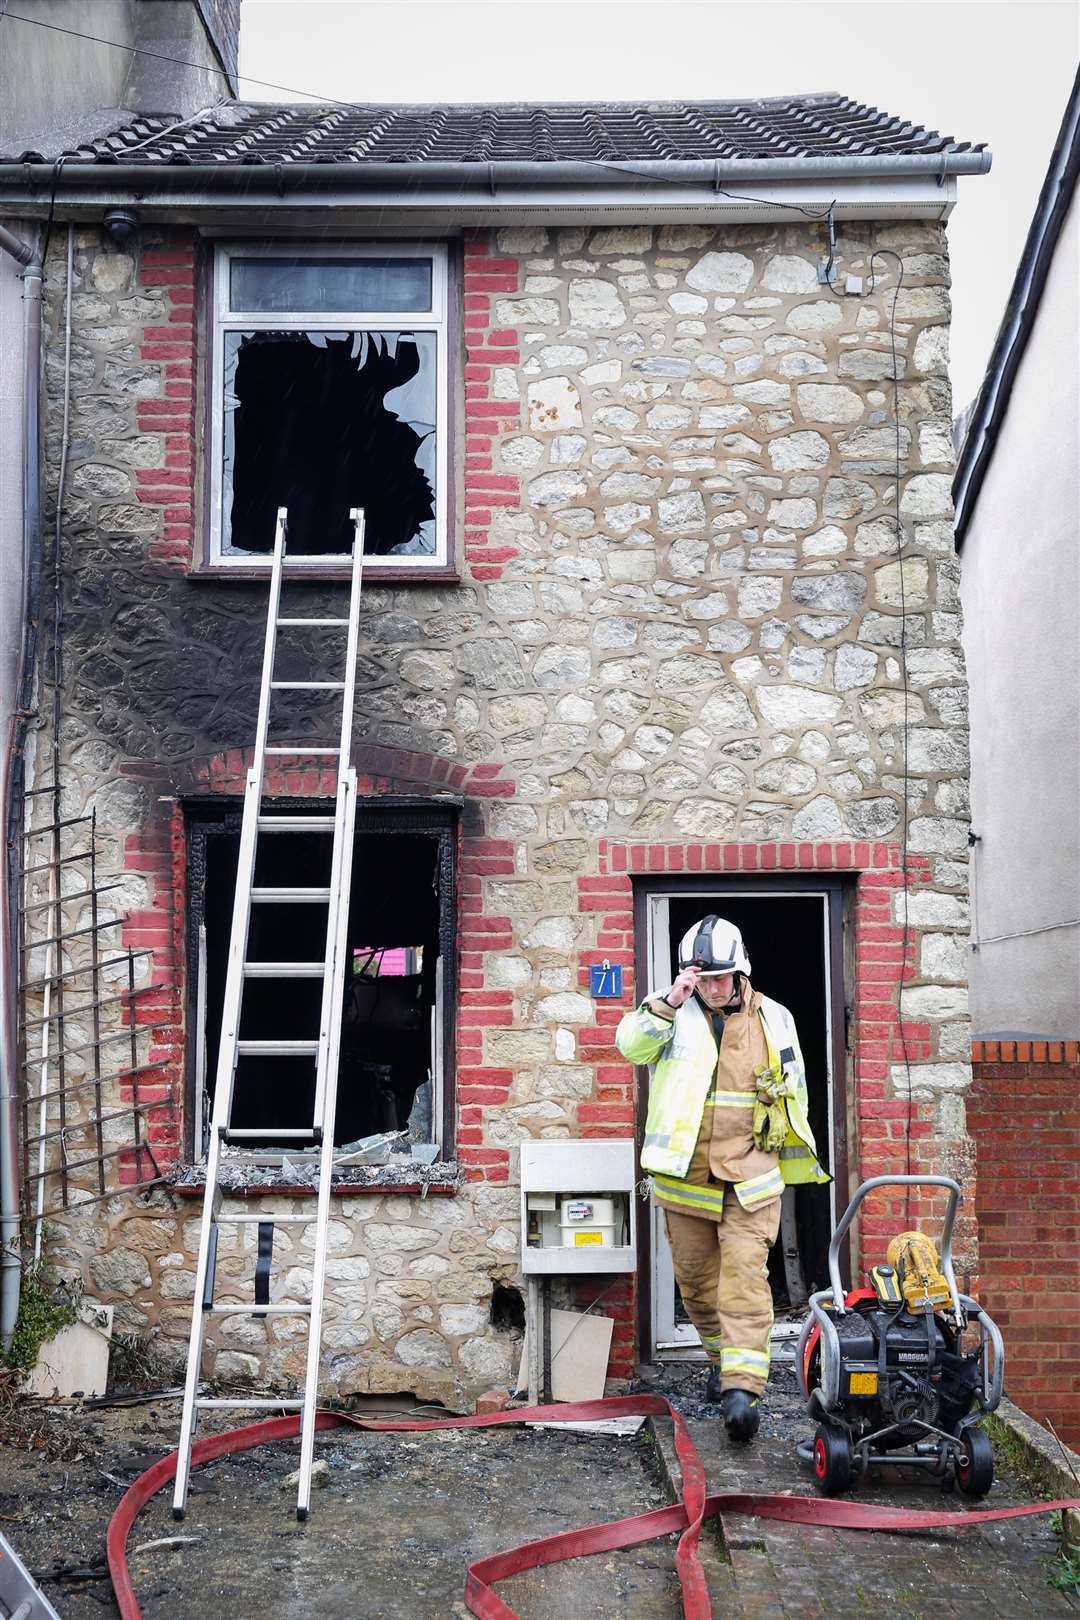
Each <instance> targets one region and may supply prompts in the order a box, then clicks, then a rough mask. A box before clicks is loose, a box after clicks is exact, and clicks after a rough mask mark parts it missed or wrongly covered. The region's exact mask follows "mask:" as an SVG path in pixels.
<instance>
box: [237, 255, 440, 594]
mask: <svg viewBox="0 0 1080 1620" xmlns="http://www.w3.org/2000/svg"><path fill="white" fill-rule="evenodd" d="M215 344H216V347H215V363H214V375H215V378H216V379H217V384H216V389H215V400H214V405H215V410H214V439H215V443H214V461H213V480H214V483H213V491H212V502H211V518H212V534H213V541H212V554H211V560H212V561H213V562H216V563H225V564H244V565H249V566H250V564H252V563H259V562H262V561H266V562H268V561H269V559H270V555H271V553H272V551H273V545H274V525H275V519H276V515H277V509H278V507H279V506H284V507H286V508H287V509H288V514H289V530H288V535H289V538H288V545H289V552H290V553H291V554H292V555H293V556H298V555H303V554H305V553H307V554H311V553H319V554H325V553H327V552H338V551H340V552H343V553H344V552H348V551H349V550H350V549H351V547H352V539H353V527H352V523H351V521H350V518H349V512H350V510H351V509H352V508H353V507H362V508H363V509H364V515H365V539H364V553H365V556H367V557H369V558H372V559H377V560H378V562H379V564H380V565H386V566H389V567H401V566H409V565H415V564H416V563H418V562H430V563H444V562H445V561H446V522H445V492H446V255H445V250H444V249H442V248H436V247H430V246H424V245H421V244H405V245H400V246H395V247H386V248H381V247H380V248H373V247H372V246H370V244H367V243H364V244H363V245H357V246H355V247H341V248H329V249H328V248H326V247H323V246H320V247H318V248H315V247H312V249H311V250H310V251H305V250H304V249H300V248H296V247H294V246H292V245H290V246H289V248H288V249H287V250H286V249H284V248H280V249H279V248H266V249H263V248H254V247H251V246H236V247H233V248H225V249H222V250H221V251H220V253H219V256H218V266H217V326H216V333H215Z"/></svg>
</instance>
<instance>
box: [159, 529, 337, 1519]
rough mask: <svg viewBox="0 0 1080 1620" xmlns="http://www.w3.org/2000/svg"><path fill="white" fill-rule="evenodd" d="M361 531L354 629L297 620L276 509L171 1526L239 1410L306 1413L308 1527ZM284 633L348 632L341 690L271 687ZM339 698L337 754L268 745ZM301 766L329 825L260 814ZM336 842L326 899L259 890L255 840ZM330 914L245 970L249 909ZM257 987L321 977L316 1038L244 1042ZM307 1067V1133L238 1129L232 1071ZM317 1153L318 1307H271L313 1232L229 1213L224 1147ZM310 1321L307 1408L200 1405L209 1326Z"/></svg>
mask: <svg viewBox="0 0 1080 1620" xmlns="http://www.w3.org/2000/svg"><path fill="white" fill-rule="evenodd" d="M349 515H350V517H351V518H352V520H353V524H354V540H353V551H352V574H351V584H350V592H349V613H348V618H346V619H341V618H290V617H283V616H282V615H281V612H280V609H281V589H282V584H283V581H284V579H285V578H287V575H288V572H289V570H288V568H287V567H286V565H285V540H286V529H287V512H286V510H285V508H284V507H279V508H278V514H277V528H276V532H275V536H274V559H273V566H272V569H271V573H270V602H269V607H268V609H267V615H266V641H265V644H264V651H263V668H262V683H261V688H260V692H259V717H258V722H257V727H256V733H255V750H254V761H253V764H252V767H251V769H250V770H249V771H248V773H247V782H246V786H245V789H244V811H243V821H242V823H241V829H240V854H239V861H238V869H237V878H236V896H235V899H234V902H233V917H232V932H231V935H230V940H229V956H228V966H227V970H226V979H225V998H224V1003H223V1006H222V1016H221V1037H220V1041H219V1047H218V1064H217V1081H216V1086H215V1091H214V1109H213V1116H212V1121H211V1128H210V1143H209V1147H208V1150H207V1158H206V1192H205V1195H204V1199H203V1214H202V1228H201V1230H200V1233H199V1258H198V1263H197V1265H196V1268H195V1296H194V1301H193V1305H192V1313H191V1340H190V1345H189V1349H188V1363H187V1378H186V1381H185V1386H184V1407H183V1416H182V1419H181V1424H180V1443H179V1446H178V1448H177V1458H176V1485H175V1489H174V1491H173V1517H174V1518H176V1519H182V1518H183V1516H184V1511H185V1507H186V1503H187V1491H188V1479H189V1476H190V1471H191V1445H192V1439H193V1437H194V1433H195V1429H196V1426H197V1423H198V1416H199V1412H200V1411H203V1410H205V1409H207V1408H215V1409H222V1408H235V1409H239V1410H244V1411H252V1410H259V1409H261V1410H267V1411H299V1412H300V1413H301V1423H300V1436H301V1440H300V1484H299V1490H298V1492H297V1500H296V1516H297V1518H298V1519H300V1520H301V1521H303V1520H304V1519H306V1518H307V1516H308V1509H309V1506H310V1502H311V1465H312V1458H313V1453H314V1445H315V1415H316V1402H317V1398H318V1384H319V1355H320V1347H321V1340H322V1309H323V1297H322V1296H323V1277H324V1272H325V1269H326V1244H327V1223H328V1219H329V1214H330V1183H331V1175H332V1169H333V1158H334V1119H335V1111H336V1107H337V1080H338V1051H339V1045H340V1039H341V1009H342V997H343V994H344V988H345V955H346V949H347V944H348V920H349V888H350V878H351V872H352V847H353V832H354V828H355V822H356V772H355V770H353V769H352V768H351V767H350V765H349V757H350V745H351V737H352V716H353V690H354V686H355V679H356V648H357V640H358V628H359V621H360V592H361V583H362V573H363V551H364V514H363V511H362V510H358V509H357V510H353V511H352V512H350V514H349ZM331 560H333V561H335V562H338V563H340V558H338V557H334V558H333V559H331V558H330V557H328V556H315V557H312V556H305V557H303V559H302V563H303V564H304V565H305V566H307V565H310V564H311V563H312V562H314V563H317V564H326V563H328V562H330V561H331ZM282 626H305V627H313V628H323V627H326V628H333V629H337V630H341V629H342V628H345V627H347V637H346V650H345V671H344V679H343V680H340V681H279V680H275V679H274V656H275V648H276V644H277V632H278V630H279V628H281V627H282ZM298 690H302V691H333V692H340V693H341V696H342V710H341V731H340V739H339V742H338V745H337V746H336V747H326V746H322V747H312V746H305V747H300V746H289V745H287V744H286V745H282V744H275V745H274V746H272V747H271V746H269V744H268V741H267V738H268V732H269V725H270V710H271V705H272V700H273V694H274V693H275V692H280V691H298ZM296 755H309V756H326V757H327V758H333V759H335V760H336V775H337V793H336V798H335V808H334V814H333V815H332V816H326V815H307V814H266V813H265V812H264V810H263V807H262V796H263V782H264V774H265V769H266V762H267V759H268V758H274V757H288V758H290V759H291V758H293V757H295V756H296ZM331 832H332V833H333V840H334V842H333V853H332V856H331V864H330V882H329V886H328V887H326V888H285V887H274V888H257V887H255V886H254V878H255V856H256V850H257V847H258V841H259V837H260V835H268V836H276V835H279V834H284V833H326V834H329V833H331ZM260 904H261V905H295V904H302V905H324V906H325V907H326V909H327V923H326V946H325V950H324V953H323V960H322V961H321V962H249V961H248V960H247V951H248V932H249V925H250V921H251V908H252V906H253V905H260ZM252 978H289V979H292V978H312V979H314V978H318V979H321V980H322V986H323V989H322V1003H321V1008H320V1013H319V1032H318V1037H317V1039H311V1040H302V1041H299V1040H258V1041H254V1040H244V1039H241V1038H240V1014H241V1007H242V1003H243V989H244V983H245V981H246V980H247V979H252ZM298 1056H300V1057H304V1056H306V1057H311V1058H313V1059H314V1062H315V1101H314V1108H313V1117H312V1122H311V1125H310V1126H309V1127H307V1128H304V1129H293V1128H290V1129H287V1130H280V1129H275V1128H274V1127H273V1126H268V1125H263V1126H259V1127H256V1128H236V1127H234V1126H233V1125H232V1124H231V1117H232V1102H233V1090H234V1086H235V1081H236V1065H237V1060H238V1059H239V1058H241V1057H256V1058H260V1059H263V1060H266V1061H273V1059H274V1058H281V1057H298ZM268 1136H269V1137H274V1138H283V1137H286V1138H288V1139H289V1140H291V1141H302V1142H310V1143H312V1144H313V1145H314V1146H316V1147H318V1148H319V1177H318V1206H317V1213H316V1216H315V1243H314V1257H313V1261H312V1268H311V1269H312V1275H311V1300H310V1303H309V1304H307V1305H293V1304H290V1305H277V1304H273V1303H272V1302H271V1301H270V1297H269V1268H270V1264H271V1262H272V1257H273V1228H274V1226H275V1225H284V1224H286V1223H288V1224H291V1225H299V1226H310V1225H311V1224H312V1222H311V1216H310V1215H272V1216H271V1215H265V1214H256V1215H247V1214H235V1215H233V1214H223V1213H222V1210H221V1203H222V1193H223V1190H222V1188H221V1186H220V1185H219V1181H218V1177H219V1172H220V1165H221V1150H222V1147H223V1146H224V1145H225V1144H229V1143H242V1142H244V1141H246V1140H253V1139H258V1138H265V1137H268ZM244 1225H255V1226H257V1227H258V1228H259V1234H258V1255H259V1261H258V1263H257V1266H256V1275H255V1300H256V1302H255V1303H254V1304H249V1303H247V1302H244V1303H241V1304H238V1303H236V1302H235V1301H233V1302H230V1303H228V1304H220V1305H217V1304H215V1303H214V1273H215V1267H216V1261H217V1249H218V1232H219V1228H220V1227H222V1226H244ZM237 1315H251V1316H263V1317H266V1316H306V1317H307V1318H308V1340H307V1373H306V1378H305V1383H304V1396H303V1399H302V1400H273V1399H258V1400H255V1399H251V1400H240V1399H236V1400H232V1399H210V1398H206V1397H202V1396H200V1395H199V1383H200V1372H201V1368H202V1355H203V1337H204V1333H205V1328H206V1321H207V1318H208V1317H210V1316H219V1317H221V1316H237Z"/></svg>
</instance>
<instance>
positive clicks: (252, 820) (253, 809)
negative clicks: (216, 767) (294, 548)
mask: <svg viewBox="0 0 1080 1620" xmlns="http://www.w3.org/2000/svg"><path fill="white" fill-rule="evenodd" d="M286 529H287V513H286V509H285V508H284V507H283V506H279V507H278V515H277V529H276V531H275V534H274V562H273V567H272V568H271V571H270V600H269V602H268V604H267V609H266V639H265V642H264V645H263V668H262V680H261V683H260V689H259V718H258V721H257V723H256V728H255V752H254V758H253V761H252V766H251V769H250V770H249V771H248V774H247V783H246V786H245V789H244V814H243V820H242V822H241V824H240V851H239V856H238V859H237V868H236V892H235V895H234V897H233V914H232V929H231V931H230V935H229V956H228V962H227V965H226V970H225V995H224V999H223V1001H222V1008H221V1034H220V1037H219V1040H218V1061H217V1077H216V1080H215V1083H214V1109H213V1115H212V1119H211V1127H210V1129H211V1133H212V1135H215V1136H217V1135H220V1131H221V1127H222V1126H228V1123H229V1120H230V1119H231V1117H232V1099H233V1087H234V1083H235V1078H236V1043H237V1041H238V1040H239V1037H240V1009H241V1002H242V999H243V993H244V962H245V961H246V959H247V947H248V932H249V929H250V927H251V891H252V887H253V884H254V877H255V855H256V847H257V843H258V836H259V814H260V811H261V809H262V789H263V775H264V772H265V768H266V737H267V730H268V727H269V724H270V679H271V676H272V674H273V669H274V650H275V646H276V638H277V619H278V608H279V606H280V602H281V572H282V564H283V562H284V558H285V535H286ZM215 1163H216V1160H215ZM208 1169H209V1161H208ZM208 1180H209V1177H208ZM197 1297H198V1296H197Z"/></svg>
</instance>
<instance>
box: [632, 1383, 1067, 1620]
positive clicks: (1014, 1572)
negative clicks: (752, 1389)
mask: <svg viewBox="0 0 1080 1620" xmlns="http://www.w3.org/2000/svg"><path fill="white" fill-rule="evenodd" d="M662 1385H663V1388H664V1393H666V1394H667V1395H668V1398H669V1399H670V1400H671V1402H672V1405H674V1406H677V1407H678V1408H679V1409H680V1410H681V1411H682V1412H683V1415H684V1416H685V1417H686V1419H687V1424H688V1427H689V1429H690V1433H691V1435H692V1437H693V1440H694V1444H695V1445H696V1446H697V1448H698V1452H699V1453H700V1455H701V1459H702V1462H703V1463H704V1465H705V1477H706V1479H707V1480H708V1486H709V1490H710V1491H724V1490H740V1491H746V1490H750V1491H768V1492H781V1491H790V1492H793V1493H794V1494H796V1495H800V1496H816V1495H817V1491H816V1488H815V1486H814V1483H813V1476H812V1474H811V1471H810V1468H809V1466H808V1465H804V1464H801V1463H800V1462H799V1461H798V1460H797V1458H795V1456H794V1443H795V1441H796V1439H797V1438H802V1437H803V1436H808V1435H809V1434H810V1433H811V1429H812V1425H811V1423H810V1420H809V1419H808V1418H807V1416H806V1414H805V1407H804V1404H803V1401H802V1398H801V1396H800V1395H799V1394H798V1391H797V1388H796V1383H795V1374H794V1370H787V1369H785V1368H782V1367H774V1370H773V1376H772V1379H771V1382H770V1385H769V1393H768V1398H767V1402H766V1406H765V1416H764V1418H763V1421H762V1425H761V1430H760V1432H759V1434H758V1438H757V1440H756V1441H755V1443H754V1444H753V1445H752V1446H740V1447H735V1446H732V1445H731V1444H730V1442H729V1441H728V1440H727V1438H726V1436H725V1435H724V1433H723V1429H722V1426H721V1425H720V1423H719V1422H718V1421H717V1419H716V1417H715V1415H714V1413H715V1408H714V1407H710V1406H706V1405H705V1403H704V1402H703V1401H702V1400H701V1399H700V1395H701V1390H702V1385H703V1378H702V1374H701V1372H700V1371H699V1370H698V1369H697V1368H693V1369H684V1370H683V1372H682V1377H681V1378H680V1377H679V1374H678V1371H677V1370H674V1369H670V1368H669V1369H668V1371H667V1372H666V1374H665V1376H664V1378H663V1380H662ZM654 1387H655V1386H654ZM671 1427H672V1426H671V1423H670V1421H668V1420H658V1422H657V1424H656V1429H657V1439H658V1443H659V1447H660V1452H661V1457H662V1460H663V1465H664V1469H665V1475H666V1477H667V1479H668V1480H669V1482H670V1488H671V1489H672V1490H674V1489H676V1488H677V1485H678V1480H679V1471H678V1463H677V1461H676V1460H675V1452H674V1445H673V1442H672V1437H671ZM1044 1494H1045V1493H1043V1492H1040V1491H1039V1490H1038V1489H1035V1488H1032V1486H1031V1485H1030V1484H1029V1483H1028V1482H1026V1481H1024V1480H1021V1479H1020V1478H1019V1477H1018V1476H1017V1474H1016V1472H1015V1470H1014V1469H1013V1468H1012V1467H1011V1466H1009V1464H1008V1462H1006V1461H1004V1460H1003V1459H1002V1458H1001V1457H1000V1456H999V1457H998V1459H997V1472H996V1479H995V1483H994V1486H993V1488H992V1490H991V1492H990V1494H989V1496H987V1497H986V1498H985V1499H984V1500H983V1501H982V1502H971V1501H969V1499H968V1498H967V1497H964V1496H961V1495H960V1494H959V1493H958V1492H955V1493H950V1494H948V1495H944V1494H943V1493H942V1490H941V1486H940V1484H938V1483H937V1482H934V1481H931V1480H929V1479H927V1478H924V1477H922V1476H920V1475H918V1474H915V1473H913V1472H912V1471H910V1470H909V1471H907V1472H906V1473H905V1472H902V1471H901V1470H899V1469H892V1470H888V1471H887V1473H879V1474H877V1476H876V1477H875V1478H874V1479H872V1480H871V1482H869V1483H868V1484H866V1485H864V1486H861V1487H860V1489H859V1490H858V1492H857V1493H856V1496H855V1498H854V1499H855V1500H857V1501H860V1502H875V1503H881V1504H882V1505H886V1506H889V1507H902V1508H921V1509H923V1510H925V1511H929V1512H933V1511H934V1509H935V1508H940V1509H941V1510H942V1511H946V1512H953V1511H956V1510H962V1509H970V1510H971V1511H973V1512H977V1511H978V1510H979V1509H980V1508H991V1507H1010V1506H1013V1505H1014V1504H1017V1505H1018V1504H1020V1503H1024V1502H1031V1501H1037V1500H1038V1499H1039V1497H1040V1495H1044ZM1072 1494H1074V1495H1080V1491H1075V1490H1074V1491H1073V1492H1072ZM716 1522H717V1521H715V1520H714V1521H713V1523H714V1524H715V1523H716ZM718 1529H719V1536H718V1537H715V1538H712V1539H710V1538H708V1537H706V1538H704V1539H703V1556H704V1558H705V1561H706V1571H707V1576H708V1582H709V1591H710V1593H711V1595H712V1601H713V1608H714V1611H715V1613H716V1614H717V1616H729V1615H730V1616H733V1617H734V1616H738V1620H865V1616H866V1615H868V1614H881V1615H889V1616H891V1617H895V1620H1036V1617H1037V1620H1063V1617H1064V1616H1068V1615H1078V1614H1080V1599H1077V1598H1075V1597H1070V1596H1067V1595H1066V1594H1065V1593H1063V1592H1059V1591H1056V1590H1055V1589H1054V1588H1053V1587H1052V1586H1051V1585H1050V1581H1049V1577H1050V1574H1051V1572H1052V1569H1053V1567H1054V1565H1055V1562H1056V1561H1057V1558H1058V1552H1059V1545H1060V1544H1059V1540H1058V1537H1057V1535H1056V1533H1055V1531H1054V1530H1053V1528H1052V1527H1051V1524H1050V1521H1049V1515H1041V1516H1039V1517H1035V1518H1031V1519H1013V1520H1006V1521H1005V1522H1004V1523H1001V1524H991V1525H987V1526H986V1527H985V1528H983V1529H979V1530H963V1531H959V1530H944V1531H941V1532H940V1533H937V1534H931V1533H927V1532H921V1533H915V1532H905V1533H903V1534H895V1535H887V1534H883V1533H881V1532H872V1533H869V1532H865V1531H859V1530H831V1529H816V1528H814V1527H812V1526H804V1525H796V1524H782V1523H778V1522H768V1521H766V1520H754V1519H747V1518H734V1517H732V1518H721V1519H720V1521H719V1525H718Z"/></svg>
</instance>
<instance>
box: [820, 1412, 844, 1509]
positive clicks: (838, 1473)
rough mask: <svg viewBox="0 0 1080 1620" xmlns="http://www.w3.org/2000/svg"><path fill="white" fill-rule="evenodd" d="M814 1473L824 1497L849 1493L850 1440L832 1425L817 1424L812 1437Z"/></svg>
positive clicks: (842, 1431)
mask: <svg viewBox="0 0 1080 1620" xmlns="http://www.w3.org/2000/svg"><path fill="white" fill-rule="evenodd" d="M814 1473H815V1475H816V1476H817V1482H818V1488H819V1489H820V1490H822V1491H824V1492H825V1495H826V1496H836V1495H837V1494H838V1493H839V1492H840V1491H849V1490H850V1489H851V1485H852V1475H853V1473H854V1469H853V1466H852V1454H851V1440H850V1438H849V1437H848V1434H847V1432H846V1431H845V1430H844V1429H839V1428H837V1427H836V1425H835V1424H834V1423H819V1424H818V1428H817V1433H816V1434H815V1435H814Z"/></svg>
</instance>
